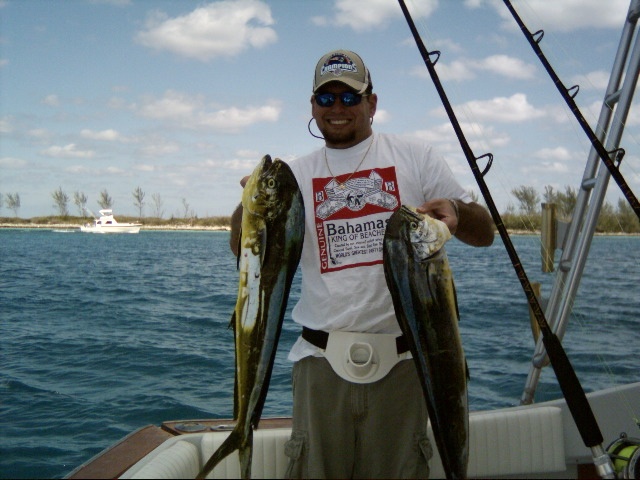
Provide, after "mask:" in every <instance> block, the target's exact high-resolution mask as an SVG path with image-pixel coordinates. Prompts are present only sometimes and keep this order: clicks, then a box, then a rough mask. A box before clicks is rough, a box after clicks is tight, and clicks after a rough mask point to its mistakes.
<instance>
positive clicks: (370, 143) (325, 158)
mask: <svg viewBox="0 0 640 480" xmlns="http://www.w3.org/2000/svg"><path fill="white" fill-rule="evenodd" d="M373 140H374V137H373V135H371V142H369V146H368V147H367V151H366V152H364V156H363V157H362V160H360V163H359V164H358V166H357V167H356V169H355V170H354V171H353V172H351V175H349V176H348V177H347V179H346V180H345V181H344V182H339V181H338V179H337V178H336V176H335V174H334V173H333V172H332V171H331V167H330V166H329V159H328V158H327V147H324V163H326V165H327V169H328V170H329V173H330V174H331V176H332V177H333V179H334V180H335V181H336V183H337V184H338V188H340V189H344V188H346V184H347V182H348V181H349V180H351V177H353V176H354V175H355V174H356V172H357V171H358V170H360V167H361V166H362V164H363V163H364V159H365V158H367V154H368V153H369V150H371V145H373Z"/></svg>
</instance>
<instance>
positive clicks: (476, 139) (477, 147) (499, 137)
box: [410, 122, 511, 155]
mask: <svg viewBox="0 0 640 480" xmlns="http://www.w3.org/2000/svg"><path fill="white" fill-rule="evenodd" d="M460 128H462V132H463V133H464V136H465V138H466V139H467V141H468V142H469V144H470V145H471V148H472V150H473V151H474V153H475V154H476V155H483V154H484V153H486V150H488V149H490V148H493V147H503V146H505V145H507V144H508V143H509V142H510V140H511V138H510V137H509V135H507V134H506V133H504V132H498V131H496V130H495V128H494V127H492V126H487V125H482V124H480V123H476V122H461V123H460ZM410 136H413V137H417V138H421V139H423V140H425V141H427V142H428V143H431V144H434V145H439V149H440V150H441V151H442V152H451V151H456V152H457V151H459V150H460V142H459V140H458V137H457V136H456V133H455V130H454V129H453V126H452V125H451V123H449V122H447V123H443V124H440V125H438V126H436V127H434V128H430V129H428V130H417V131H415V132H413V133H411V134H410Z"/></svg>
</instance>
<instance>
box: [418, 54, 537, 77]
mask: <svg viewBox="0 0 640 480" xmlns="http://www.w3.org/2000/svg"><path fill="white" fill-rule="evenodd" d="M436 71H437V73H438V77H439V78H440V79H441V80H445V81H447V80H450V81H458V82H462V81H466V80H472V79H474V78H476V77H477V72H478V71H483V72H484V71H488V72H491V73H493V74H497V75H500V76H503V77H506V78H512V79H516V80H527V79H530V78H533V76H534V73H535V71H536V67H535V66H534V65H532V64H528V63H525V62H523V61H522V60H520V59H519V58H515V57H510V56H508V55H491V56H489V57H486V58H483V59H481V60H472V59H467V58H462V59H459V60H454V61H452V62H451V63H444V62H442V61H439V62H437V63H436ZM411 73H412V74H414V75H416V76H418V77H424V78H427V77H429V72H428V70H427V69H426V68H425V67H424V66H423V65H420V66H418V67H415V68H414V69H412V70H411Z"/></svg>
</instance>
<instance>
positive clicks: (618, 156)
mask: <svg viewBox="0 0 640 480" xmlns="http://www.w3.org/2000/svg"><path fill="white" fill-rule="evenodd" d="M503 2H504V4H505V5H506V7H507V8H508V9H509V12H511V15H512V16H513V18H514V20H515V21H516V23H517V24H518V26H519V27H520V30H522V33H523V34H524V36H525V37H526V39H527V40H528V41H529V44H530V45H531V48H533V50H534V52H535V53H536V55H537V56H538V58H539V59H540V61H541V62H542V65H543V66H544V68H545V70H546V71H547V73H548V74H549V76H550V77H551V79H552V80H553V83H555V85H556V87H557V88H558V91H559V92H560V95H562V98H563V99H564V101H565V102H566V103H567V105H568V106H569V108H570V109H571V112H573V115H574V116H575V117H576V120H578V123H579V124H580V126H581V127H582V129H583V130H584V132H585V133H586V134H587V137H588V138H589V140H590V142H591V145H592V146H593V148H594V149H595V151H596V152H597V153H598V156H599V157H600V159H601V160H602V161H603V163H604V165H605V166H606V167H607V169H608V170H609V173H610V174H611V176H612V177H613V179H614V180H615V182H616V183H617V184H618V186H619V187H620V190H621V191H622V194H623V195H624V197H625V198H626V199H627V201H628V202H629V205H631V208H633V211H634V212H635V214H636V215H637V216H638V219H639V220H640V203H639V202H638V199H637V198H636V196H635V195H634V193H633V191H632V190H631V187H629V185H628V184H627V182H626V180H625V179H624V176H623V175H622V173H620V169H619V167H620V162H622V157H624V153H625V151H624V149H623V148H617V149H615V150H613V151H611V152H607V149H606V148H605V147H604V145H603V144H602V142H601V141H600V139H599V138H598V136H597V135H596V134H595V133H594V131H593V129H592V128H591V127H590V126H589V124H588V123H587V121H586V120H585V118H584V116H583V115H582V113H581V112H580V109H579V108H578V105H577V104H576V102H575V100H574V98H575V97H576V95H578V92H579V90H580V87H579V86H578V85H574V86H573V87H571V88H567V87H566V86H565V85H564V84H563V83H562V80H560V77H558V75H557V74H556V72H555V70H554V69H553V67H552V66H551V64H550V63H549V61H548V60H547V57H546V56H545V54H544V52H543V51H542V49H541V48H540V42H541V41H542V37H544V30H538V31H537V32H535V33H531V32H530V31H529V29H528V28H527V27H526V25H525V24H524V22H523V21H522V18H520V15H518V12H516V10H515V8H513V5H512V4H511V1H510V0H503ZM637 80H638V77H637V75H636V77H635V80H632V81H634V82H637ZM632 91H633V89H632ZM625 117H626V112H625ZM622 121H624V119H623V120H622ZM611 155H613V156H614V158H615V161H616V163H614V161H613V160H611Z"/></svg>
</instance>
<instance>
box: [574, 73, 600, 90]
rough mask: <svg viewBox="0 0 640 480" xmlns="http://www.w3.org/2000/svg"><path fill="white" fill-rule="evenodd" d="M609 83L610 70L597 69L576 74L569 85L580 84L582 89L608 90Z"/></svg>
mask: <svg viewBox="0 0 640 480" xmlns="http://www.w3.org/2000/svg"><path fill="white" fill-rule="evenodd" d="M608 84H609V72H605V71H604V70H596V71H594V72H589V73H587V74H585V75H576V76H575V77H572V79H571V82H570V84H569V83H567V86H568V87H571V86H573V85H580V89H585V90H606V89H607V85H608Z"/></svg>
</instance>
